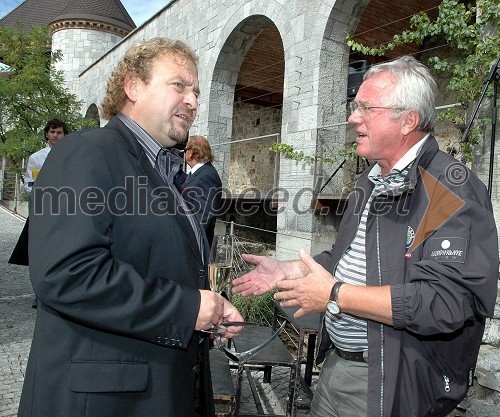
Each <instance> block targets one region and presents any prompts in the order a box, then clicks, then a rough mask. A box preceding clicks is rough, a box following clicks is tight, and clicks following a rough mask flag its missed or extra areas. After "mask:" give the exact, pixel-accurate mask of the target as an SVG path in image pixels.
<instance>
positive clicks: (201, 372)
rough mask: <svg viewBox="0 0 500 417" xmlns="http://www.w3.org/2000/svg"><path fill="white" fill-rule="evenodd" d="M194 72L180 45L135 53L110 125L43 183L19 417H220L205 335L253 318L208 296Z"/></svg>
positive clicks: (86, 133) (78, 145) (48, 167)
mask: <svg viewBox="0 0 500 417" xmlns="http://www.w3.org/2000/svg"><path fill="white" fill-rule="evenodd" d="M196 63H197V57H196V55H195V54H194V52H193V51H192V50H191V48H189V47H188V46H187V45H185V44H184V43H183V42H180V41H175V40H170V39H165V38H156V39H152V40H149V41H146V42H144V43H141V44H137V45H135V46H133V47H132V48H131V49H130V50H129V51H128V52H127V53H126V55H125V57H124V58H123V59H122V60H121V62H120V63H119V64H118V66H117V68H116V69H115V70H114V71H113V73H112V75H111V78H110V80H109V83H108V89H107V95H106V98H105V99H104V102H103V115H104V117H105V118H107V119H110V120H109V123H108V124H107V125H106V126H105V127H103V128H100V129H90V130H83V131H80V132H76V133H74V134H72V135H70V136H68V137H67V138H66V139H65V140H64V141H63V142H61V143H60V144H59V145H58V146H57V148H56V149H54V150H53V151H52V155H51V158H50V160H48V161H47V162H46V164H45V166H44V169H43V171H42V172H41V173H40V175H39V176H38V178H37V181H36V184H35V186H34V188H33V193H32V195H33V204H32V207H31V209H30V236H33V239H30V272H31V279H32V282H33V286H34V288H35V292H36V294H37V296H38V310H37V322H36V327H35V333H34V339H33V345H32V348H31V353H30V358H29V361H28V366H27V371H26V378H25V382H24V388H23V393H22V398H21V403H20V408H19V414H18V415H19V416H33V415H37V416H41V417H55V416H72V417H75V416H92V417H96V416H106V417H112V416H116V417H144V416H148V417H159V416H162V417H192V416H213V415H214V408H213V399H212V389H211V382H210V369H209V363H208V348H209V343H208V342H209V341H208V339H207V337H206V336H205V335H206V333H203V332H202V331H203V330H208V329H210V328H212V327H213V326H215V325H217V324H219V323H220V322H222V321H223V320H224V321H241V320H242V317H241V315H240V314H239V312H238V311H237V310H236V308H235V307H234V306H233V305H232V304H231V303H230V302H229V301H227V300H226V299H224V298H223V297H221V296H220V295H219V294H217V293H215V292H212V291H210V290H209V289H208V288H209V286H208V280H207V261H208V248H209V245H208V242H207V241H206V239H205V238H204V234H203V233H202V232H201V229H200V225H199V223H198V221H197V219H196V217H195V216H194V215H193V214H192V213H191V212H190V211H189V209H188V207H187V205H186V203H185V202H184V200H183V199H182V196H181V195H180V192H179V191H178V190H177V188H176V187H175V186H174V184H173V179H174V177H175V176H176V174H177V173H178V170H179V169H180V167H181V164H182V159H181V158H180V157H179V156H178V155H177V153H176V152H175V151H173V149H175V148H176V147H183V146H184V145H185V143H186V141H187V137H188V131H189V128H190V126H191V124H192V123H193V120H194V118H195V116H196V112H197V107H198V95H199V93H200V92H199V86H198V73H197V66H196ZM62 242H63V243H64V244H61V243H62ZM239 329H240V328H236V327H229V328H228V329H227V333H225V334H224V335H223V337H225V338H230V337H233V336H234V335H235V334H236V333H237V332H238V330H239Z"/></svg>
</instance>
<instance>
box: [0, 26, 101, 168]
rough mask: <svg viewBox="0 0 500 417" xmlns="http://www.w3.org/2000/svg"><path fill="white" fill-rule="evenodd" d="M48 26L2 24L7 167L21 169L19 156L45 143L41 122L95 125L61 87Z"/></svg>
mask: <svg viewBox="0 0 500 417" xmlns="http://www.w3.org/2000/svg"><path fill="white" fill-rule="evenodd" d="M50 42H51V38H50V36H49V28H48V27H47V26H37V27H34V28H33V29H31V30H30V31H24V30H22V29H20V28H17V29H12V28H9V27H6V26H0V57H1V61H2V63H3V64H4V67H3V68H2V69H1V72H2V74H1V76H0V156H4V157H6V158H8V160H9V162H10V164H9V165H8V169H10V170H11V171H12V172H20V170H21V168H20V165H21V164H20V161H21V160H22V158H25V157H27V156H28V155H29V154H31V153H33V152H36V151H38V150H39V149H41V148H43V147H44V146H45V141H44V135H43V127H44V126H45V123H46V122H47V121H48V120H50V119H52V118H54V117H57V118H59V119H61V120H64V121H65V122H66V123H67V124H68V127H69V130H70V131H73V130H78V129H80V128H83V127H91V126H94V125H95V121H93V120H91V119H85V118H83V117H82V116H81V113H80V110H81V105H82V103H81V102H80V101H78V100H77V99H76V96H75V95H73V94H71V93H70V92H69V90H68V89H67V88H66V87H65V84H64V79H63V75H62V72H61V71H56V70H55V68H54V63H56V62H58V61H59V60H60V59H61V57H62V56H61V53H60V51H55V52H53V53H52V54H51V53H49V50H48V49H47V45H49V44H50Z"/></svg>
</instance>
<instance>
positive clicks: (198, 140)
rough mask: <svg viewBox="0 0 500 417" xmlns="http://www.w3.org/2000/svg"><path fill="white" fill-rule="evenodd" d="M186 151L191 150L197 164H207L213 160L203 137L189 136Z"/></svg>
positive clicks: (206, 141)
mask: <svg viewBox="0 0 500 417" xmlns="http://www.w3.org/2000/svg"><path fill="white" fill-rule="evenodd" d="M186 150H191V151H192V152H193V156H194V157H195V159H196V160H197V161H199V162H204V163H207V162H212V161H213V160H214V154H213V152H212V148H211V147H210V143H208V140H207V138H206V137H205V136H191V137H190V138H189V140H188V142H187V145H186Z"/></svg>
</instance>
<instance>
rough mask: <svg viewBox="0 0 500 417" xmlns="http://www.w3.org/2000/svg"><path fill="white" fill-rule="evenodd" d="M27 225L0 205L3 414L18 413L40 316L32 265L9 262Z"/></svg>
mask: <svg viewBox="0 0 500 417" xmlns="http://www.w3.org/2000/svg"><path fill="white" fill-rule="evenodd" d="M23 226H24V219H22V218H21V217H17V216H14V215H12V214H10V212H8V211H6V210H4V209H2V208H0V236H1V239H0V245H1V250H0V381H1V382H0V417H12V416H16V415H17V407H18V404H19V398H20V396H21V389H22V385H23V379H24V371H25V369H26V362H27V361H28V355H29V350H30V346H31V338H32V336H33V328H34V324H35V316H36V310H34V309H32V308H31V304H32V302H33V299H34V294H33V289H32V287H31V283H30V280H29V275H28V267H26V266H19V265H11V264H9V263H7V261H8V260H9V257H10V254H11V252H12V249H13V248H14V246H15V244H16V242H17V239H18V237H19V234H20V233H21V230H22V228H23Z"/></svg>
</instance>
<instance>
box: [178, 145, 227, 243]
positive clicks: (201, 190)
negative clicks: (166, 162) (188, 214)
mask: <svg viewBox="0 0 500 417" xmlns="http://www.w3.org/2000/svg"><path fill="white" fill-rule="evenodd" d="M185 159H186V163H187V164H188V165H189V167H190V168H191V170H190V172H189V175H188V176H187V178H186V180H185V181H184V182H183V183H182V184H181V189H182V196H183V197H184V199H185V200H186V201H187V202H188V204H189V205H190V207H191V208H192V211H193V213H195V215H196V217H197V218H198V220H199V221H200V223H201V225H202V227H203V229H204V230H205V234H206V235H207V240H208V243H209V244H210V245H211V244H212V240H213V238H214V230H215V222H216V220H217V214H218V213H219V211H220V208H221V192H222V181H221V179H220V176H219V174H218V172H217V170H216V169H215V168H214V166H213V165H212V162H213V160H214V155H213V153H212V149H211V147H210V144H209V143H208V140H207V139H206V138H205V137H204V136H191V137H190V138H189V141H188V143H187V145H186V151H185Z"/></svg>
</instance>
